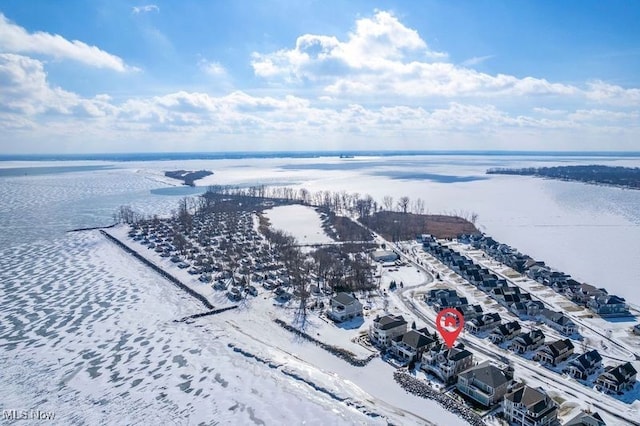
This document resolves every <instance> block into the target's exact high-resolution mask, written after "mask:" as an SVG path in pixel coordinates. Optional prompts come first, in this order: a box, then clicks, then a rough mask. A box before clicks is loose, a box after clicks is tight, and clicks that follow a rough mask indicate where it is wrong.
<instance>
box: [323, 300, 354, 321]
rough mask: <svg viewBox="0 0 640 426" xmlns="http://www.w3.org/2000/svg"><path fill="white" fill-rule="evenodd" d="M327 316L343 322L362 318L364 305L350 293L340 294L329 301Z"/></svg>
mask: <svg viewBox="0 0 640 426" xmlns="http://www.w3.org/2000/svg"><path fill="white" fill-rule="evenodd" d="M327 316H328V317H329V318H331V319H332V320H334V321H337V322H342V321H347V320H350V319H353V318H356V317H361V316H362V303H360V301H358V299H356V298H355V297H353V296H352V295H350V294H349V293H338V294H336V295H335V296H333V297H332V298H331V299H330V300H329V309H328V310H327Z"/></svg>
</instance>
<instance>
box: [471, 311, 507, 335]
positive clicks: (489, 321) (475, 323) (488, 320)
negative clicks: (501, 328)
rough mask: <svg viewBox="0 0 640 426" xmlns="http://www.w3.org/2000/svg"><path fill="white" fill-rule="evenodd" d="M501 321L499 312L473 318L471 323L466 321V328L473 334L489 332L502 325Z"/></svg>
mask: <svg viewBox="0 0 640 426" xmlns="http://www.w3.org/2000/svg"><path fill="white" fill-rule="evenodd" d="M500 321H501V318H500V314H498V313H497V312H491V313H488V314H484V315H481V316H479V317H476V318H473V319H471V320H469V321H465V323H464V328H465V329H466V330H467V331H469V332H470V333H471V334H478V333H482V332H483V331H488V330H491V329H493V328H495V327H496V326H497V325H498V324H500Z"/></svg>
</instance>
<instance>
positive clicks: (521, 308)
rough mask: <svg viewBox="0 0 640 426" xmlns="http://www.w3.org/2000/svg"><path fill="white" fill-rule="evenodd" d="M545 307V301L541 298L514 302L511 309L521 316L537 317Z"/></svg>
mask: <svg viewBox="0 0 640 426" xmlns="http://www.w3.org/2000/svg"><path fill="white" fill-rule="evenodd" d="M542 309H544V303H542V302H540V301H539V300H529V301H527V302H517V303H513V304H512V305H511V307H510V308H509V310H510V311H511V312H513V313H514V314H516V315H518V316H519V317H520V318H525V317H535V316H536V315H538V314H539V313H540V311H541V310H542Z"/></svg>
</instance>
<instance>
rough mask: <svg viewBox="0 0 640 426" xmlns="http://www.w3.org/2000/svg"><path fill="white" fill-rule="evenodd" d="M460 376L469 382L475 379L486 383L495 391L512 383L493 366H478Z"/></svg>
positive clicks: (502, 372)
mask: <svg viewBox="0 0 640 426" xmlns="http://www.w3.org/2000/svg"><path fill="white" fill-rule="evenodd" d="M460 376H462V377H464V378H466V379H467V380H472V379H473V380H476V381H478V382H481V383H484V384H486V385H487V386H489V387H491V388H493V389H495V388H497V387H500V386H502V385H504V384H505V383H509V382H510V380H509V379H508V378H507V376H506V374H505V373H504V371H502V370H500V369H499V368H498V367H496V366H495V365H493V364H479V365H476V366H475V367H471V368H470V369H468V370H465V371H463V372H462V373H460Z"/></svg>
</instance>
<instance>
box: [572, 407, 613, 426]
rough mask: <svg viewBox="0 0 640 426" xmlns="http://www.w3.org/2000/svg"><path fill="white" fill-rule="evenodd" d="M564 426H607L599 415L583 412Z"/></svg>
mask: <svg viewBox="0 0 640 426" xmlns="http://www.w3.org/2000/svg"><path fill="white" fill-rule="evenodd" d="M564 426H606V423H605V422H604V420H602V417H600V414H598V413H590V412H587V411H581V412H580V413H578V415H577V416H575V417H574V418H572V419H571V420H569V421H568V422H566V423H565V424H564Z"/></svg>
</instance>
